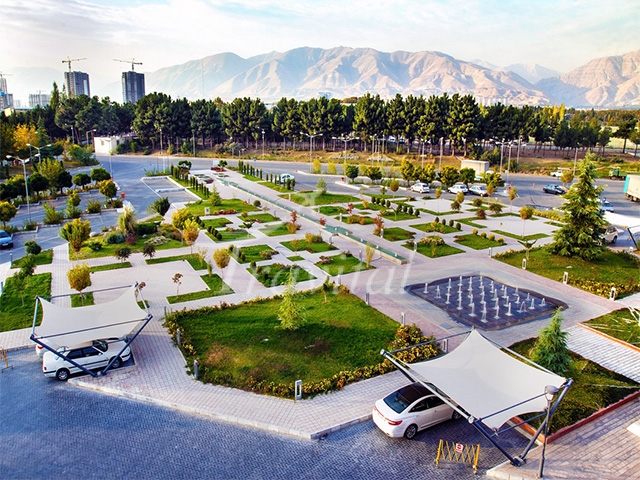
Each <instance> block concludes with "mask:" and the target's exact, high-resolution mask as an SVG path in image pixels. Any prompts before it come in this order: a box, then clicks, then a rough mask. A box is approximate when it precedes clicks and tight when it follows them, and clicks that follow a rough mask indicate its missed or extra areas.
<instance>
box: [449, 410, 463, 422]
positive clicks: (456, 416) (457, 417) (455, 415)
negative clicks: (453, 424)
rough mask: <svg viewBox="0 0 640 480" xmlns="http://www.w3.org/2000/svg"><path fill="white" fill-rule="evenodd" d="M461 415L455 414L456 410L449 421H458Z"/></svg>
mask: <svg viewBox="0 0 640 480" xmlns="http://www.w3.org/2000/svg"><path fill="white" fill-rule="evenodd" d="M461 416H462V415H460V413H459V412H457V411H456V410H454V411H453V414H452V415H451V419H452V420H458V419H459V418H460V417H461Z"/></svg>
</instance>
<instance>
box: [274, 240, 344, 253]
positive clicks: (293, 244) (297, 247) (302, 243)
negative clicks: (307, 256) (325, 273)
mask: <svg viewBox="0 0 640 480" xmlns="http://www.w3.org/2000/svg"><path fill="white" fill-rule="evenodd" d="M280 245H284V246H285V247H287V248H288V249H289V250H291V251H292V252H299V251H301V250H306V251H307V252H309V253H324V252H328V251H330V250H337V248H336V247H334V246H333V245H329V244H328V243H327V242H316V243H309V242H307V241H306V240H305V239H304V238H298V239H295V240H291V241H290V242H282V243H281V244H280Z"/></svg>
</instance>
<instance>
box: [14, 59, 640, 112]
mask: <svg viewBox="0 0 640 480" xmlns="http://www.w3.org/2000/svg"><path fill="white" fill-rule="evenodd" d="M6 73H10V74H11V76H7V84H8V91H9V93H13V94H14V98H19V99H22V100H23V102H24V103H25V104H26V100H27V97H28V94H29V93H37V92H38V91H39V90H42V91H43V92H47V93H49V92H50V91H51V85H52V83H53V81H56V82H57V83H58V86H59V87H60V89H61V90H62V85H63V83H64V82H63V78H64V75H63V71H59V70H56V69H53V68H46V67H43V68H39V67H19V68H13V69H11V71H10V72H6ZM88 73H89V75H90V79H91V93H92V94H93V95H98V96H99V97H101V98H102V97H105V96H110V97H111V99H112V100H115V101H117V102H121V101H122V92H121V86H120V78H119V76H116V78H109V79H102V78H97V77H96V76H94V75H92V74H91V72H88ZM145 75H146V91H147V93H149V92H153V91H160V92H165V93H167V94H169V95H171V96H172V97H174V98H181V97H186V98H188V99H189V100H196V99H199V98H209V99H214V98H216V97H221V98H222V99H223V100H226V101H229V100H232V99H234V98H236V97H245V96H246V97H259V98H261V99H262V100H263V101H265V102H267V103H271V102H276V101H278V100H280V98H282V97H288V98H296V99H299V100H306V99H309V98H313V97H318V96H319V95H325V96H328V97H336V98H346V97H354V96H355V97H357V96H361V95H363V94H365V93H366V92H371V93H374V94H375V93H378V94H380V96H382V97H384V98H390V97H393V96H394V95H396V93H400V94H402V95H403V96H405V97H406V96H407V95H409V94H412V95H425V96H429V95H432V94H435V95H441V94H442V93H444V92H447V93H449V94H450V95H452V94H454V93H460V94H467V93H469V94H472V95H474V96H475V97H476V99H477V101H478V102H479V103H482V104H490V103H495V102H502V103H505V104H507V103H508V104H514V105H524V104H527V105H547V104H560V103H564V104H565V105H567V106H569V107H586V108H588V107H596V108H620V107H631V108H637V107H640V50H638V51H635V52H630V53H627V54H624V55H617V56H611V57H603V58H598V59H595V60H592V61H590V62H588V63H587V64H585V65H583V66H581V67H578V68H576V69H574V70H572V71H571V72H569V73H565V74H560V73H559V72H556V71H554V70H551V69H548V68H546V67H543V66H540V65H537V64H514V65H509V66H507V67H503V68H500V67H497V66H495V65H493V64H491V63H488V62H486V61H483V60H479V59H478V60H473V61H470V62H466V61H462V60H457V59H455V58H453V57H451V56H450V55H446V54H444V53H440V52H430V51H424V52H404V51H397V52H390V53H388V52H380V51H377V50H374V49H371V48H348V47H336V48H331V49H322V48H308V47H303V48H296V49H293V50H289V51H287V52H271V53H266V54H262V55H256V56H254V57H250V58H242V57H240V56H238V55H236V54H234V53H230V52H227V53H219V54H216V55H211V56H208V57H205V58H202V59H197V60H191V61H188V62H186V63H183V64H180V65H174V66H169V67H165V68H162V69H160V70H157V71H155V72H146V73H145Z"/></svg>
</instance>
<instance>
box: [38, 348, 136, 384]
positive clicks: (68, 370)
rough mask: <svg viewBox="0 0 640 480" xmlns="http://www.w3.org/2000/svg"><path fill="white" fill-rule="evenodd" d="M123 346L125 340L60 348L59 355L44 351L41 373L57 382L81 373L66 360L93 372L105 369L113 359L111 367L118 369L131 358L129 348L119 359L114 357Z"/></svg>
mask: <svg viewBox="0 0 640 480" xmlns="http://www.w3.org/2000/svg"><path fill="white" fill-rule="evenodd" d="M125 345H126V341H125V340H118V339H107V340H93V341H91V342H86V343H81V344H80V345H76V346H75V347H71V348H65V347H61V348H59V349H58V354H59V355H56V354H55V353H53V352H49V351H46V352H45V353H44V355H43V356H42V372H43V373H44V374H45V376H47V377H56V378H57V379H58V380H62V381H66V380H68V379H69V375H70V374H72V373H78V372H81V371H82V370H81V369H80V368H78V367H76V366H75V365H74V364H72V363H70V362H68V361H67V359H71V360H73V361H74V362H76V363H77V364H79V365H82V366H83V367H85V368H87V369H88V370H94V369H97V368H103V367H106V366H107V365H108V364H109V362H111V360H113V359H114V358H115V360H114V362H113V364H112V365H111V366H112V367H113V368H118V367H119V366H120V365H122V363H123V362H126V361H127V360H129V358H130V357H131V349H130V348H129V347H127V348H125V349H124V351H123V352H122V354H121V355H120V357H117V356H116V355H118V353H119V352H120V350H122V349H123V348H124V346H125Z"/></svg>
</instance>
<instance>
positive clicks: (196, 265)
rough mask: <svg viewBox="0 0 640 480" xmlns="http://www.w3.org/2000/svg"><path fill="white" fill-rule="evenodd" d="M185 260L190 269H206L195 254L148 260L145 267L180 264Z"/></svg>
mask: <svg viewBox="0 0 640 480" xmlns="http://www.w3.org/2000/svg"><path fill="white" fill-rule="evenodd" d="M184 260H186V261H187V262H188V263H189V265H191V268H193V269H194V270H202V269H204V268H207V266H206V265H203V264H202V262H201V261H200V257H199V256H198V255H197V254H195V253H187V254H185V255H175V256H173V257H158V258H148V259H147V260H146V262H147V265H154V264H156V263H169V262H181V261H184Z"/></svg>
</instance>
